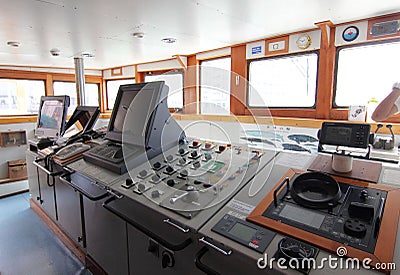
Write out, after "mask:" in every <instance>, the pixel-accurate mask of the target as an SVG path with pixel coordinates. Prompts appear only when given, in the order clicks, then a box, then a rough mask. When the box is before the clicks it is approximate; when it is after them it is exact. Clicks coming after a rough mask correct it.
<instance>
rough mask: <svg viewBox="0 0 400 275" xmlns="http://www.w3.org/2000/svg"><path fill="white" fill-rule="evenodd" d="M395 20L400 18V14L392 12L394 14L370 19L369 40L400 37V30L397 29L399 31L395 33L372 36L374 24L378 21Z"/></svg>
mask: <svg viewBox="0 0 400 275" xmlns="http://www.w3.org/2000/svg"><path fill="white" fill-rule="evenodd" d="M393 20H400V14H392V15H388V16H384V17H379V18H374V19H370V20H368V30H367V41H371V40H382V39H385V38H393V37H400V31H397V33H394V34H388V35H382V36H378V37H375V36H372V35H371V33H370V30H371V27H372V25H374V24H376V23H381V22H388V21H393Z"/></svg>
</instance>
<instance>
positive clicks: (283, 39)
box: [265, 35, 289, 56]
mask: <svg viewBox="0 0 400 275" xmlns="http://www.w3.org/2000/svg"><path fill="white" fill-rule="evenodd" d="M279 42H284V43H285V47H284V48H283V49H281V50H273V51H270V50H269V45H270V44H276V45H277V43H279ZM273 48H274V46H273ZM288 52H289V35H287V36H284V37H278V38H273V39H267V40H265V55H266V56H273V55H278V54H285V53H288Z"/></svg>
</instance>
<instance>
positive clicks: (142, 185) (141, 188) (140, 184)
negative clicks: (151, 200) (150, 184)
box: [137, 183, 146, 192]
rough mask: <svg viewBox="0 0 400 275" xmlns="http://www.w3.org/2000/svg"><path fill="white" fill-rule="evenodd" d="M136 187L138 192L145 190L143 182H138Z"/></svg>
mask: <svg viewBox="0 0 400 275" xmlns="http://www.w3.org/2000/svg"><path fill="white" fill-rule="evenodd" d="M137 189H138V190H139V191H140V192H144V191H145V190H146V185H144V184H143V183H139V184H138V186H137Z"/></svg>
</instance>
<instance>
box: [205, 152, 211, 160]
mask: <svg viewBox="0 0 400 275" xmlns="http://www.w3.org/2000/svg"><path fill="white" fill-rule="evenodd" d="M210 159H211V154H210V153H205V154H204V160H205V161H209V160H210Z"/></svg>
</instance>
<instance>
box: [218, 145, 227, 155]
mask: <svg viewBox="0 0 400 275" xmlns="http://www.w3.org/2000/svg"><path fill="white" fill-rule="evenodd" d="M225 149H226V147H225V146H223V145H220V146H219V147H218V151H219V152H220V153H222V152H223V151H225Z"/></svg>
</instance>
